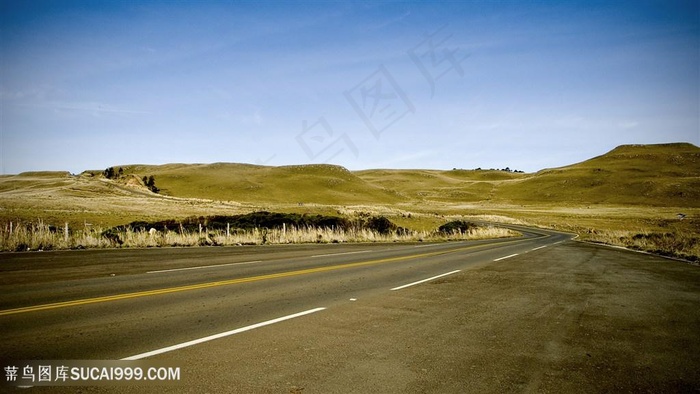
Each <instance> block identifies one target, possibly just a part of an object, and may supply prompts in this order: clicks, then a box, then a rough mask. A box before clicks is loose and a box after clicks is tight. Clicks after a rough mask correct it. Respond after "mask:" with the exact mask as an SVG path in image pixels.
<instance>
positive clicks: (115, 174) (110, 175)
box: [102, 167, 124, 179]
mask: <svg viewBox="0 0 700 394" xmlns="http://www.w3.org/2000/svg"><path fill="white" fill-rule="evenodd" d="M102 175H104V177H105V178H107V179H119V178H121V177H122V176H123V175H124V169H123V168H121V167H119V170H117V171H114V167H109V168H107V169H106V170H104V171H102Z"/></svg>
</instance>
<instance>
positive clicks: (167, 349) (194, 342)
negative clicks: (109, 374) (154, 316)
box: [121, 308, 326, 361]
mask: <svg viewBox="0 0 700 394" xmlns="http://www.w3.org/2000/svg"><path fill="white" fill-rule="evenodd" d="M324 309H326V308H315V309H309V310H308V311H304V312H299V313H295V314H293V315H287V316H283V317H278V318H277V319H272V320H268V321H264V322H261V323H256V324H252V325H250V326H245V327H241V328H237V329H235V330H231V331H226V332H222V333H219V334H214V335H209V336H208V337H204V338H199V339H194V340H191V341H187V342H183V343H179V344H177V345H172V346H168V347H164V348H161V349H156V350H152V351H150V352H146V353H141V354H136V355H134V356H129V357H124V358H122V359H121V360H123V361H131V360H140V359H142V358H146V357H151V356H155V355H157V354H163V353H167V352H172V351H173V350H178V349H182V348H186V347H190V346H194V345H198V344H200V343H204V342H209V341H213V340H214V339H219V338H224V337H228V336H231V335H236V334H240V333H242V332H245V331H250V330H254V329H256V328H260V327H264V326H269V325H271V324H275V323H279V322H283V321H285V320H290V319H294V318H297V317H301V316H305V315H310V314H312V313H316V312H320V311H322V310H324Z"/></svg>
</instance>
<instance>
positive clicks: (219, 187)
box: [0, 144, 700, 225]
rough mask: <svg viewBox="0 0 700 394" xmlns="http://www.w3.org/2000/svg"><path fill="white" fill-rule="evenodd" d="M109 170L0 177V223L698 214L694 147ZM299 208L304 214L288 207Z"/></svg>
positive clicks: (698, 161)
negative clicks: (526, 170)
mask: <svg viewBox="0 0 700 394" xmlns="http://www.w3.org/2000/svg"><path fill="white" fill-rule="evenodd" d="M119 167H121V168H122V169H123V175H122V177H121V178H119V179H117V180H111V179H106V178H105V177H104V176H103V175H102V171H86V172H84V173H83V174H81V175H71V174H69V173H67V172H31V173H23V174H19V175H4V176H0V219H5V220H20V219H22V220H36V219H44V220H51V221H55V222H58V223H60V222H62V221H63V220H68V221H71V222H79V223H82V222H95V223H101V224H108V225H113V224H120V223H124V222H129V221H132V220H140V219H155V218H159V219H167V218H177V217H186V216H191V215H204V214H207V215H211V214H235V213H242V212H250V211H252V210H255V209H259V208H261V207H263V208H267V209H273V208H274V207H277V208H279V209H283V210H303V211H304V212H307V211H308V212H311V210H317V211H320V210H323V209H325V210H326V212H335V208H333V207H337V206H350V205H353V206H356V205H361V206H370V207H371V206H374V207H385V208H392V207H399V208H400V209H404V210H405V209H407V210H409V211H414V212H434V211H435V210H439V209H441V208H444V209H448V210H451V209H450V207H459V206H461V204H465V203H468V204H472V205H473V204H478V205H479V206H482V207H484V209H487V207H489V206H491V207H497V206H500V207H502V208H503V207H505V208H504V209H506V208H507V207H517V206H530V207H586V206H592V205H597V206H625V207H649V208H654V207H657V208H660V207H666V208H675V207H679V208H680V207H687V208H698V207H700V148H698V147H697V146H694V145H691V144H661V145H625V146H620V147H617V148H615V149H613V150H612V151H610V152H608V153H606V154H603V155H601V156H598V157H594V158H592V159H590V160H586V161H584V162H581V163H577V164H572V165H569V166H564V167H559V168H552V169H545V170H542V171H539V172H537V173H532V174H522V173H512V172H506V171H492V170H469V171H467V170H451V171H441V170H391V169H384V170H365V171H355V172H351V171H348V170H347V169H345V168H343V167H339V166H333V165H298V166H281V167H270V166H258V165H249V164H232V163H214V164H165V165H122V166H115V168H119ZM143 176H154V177H155V181H156V186H157V187H158V188H160V193H159V194H155V193H152V192H150V191H149V190H148V189H147V188H146V187H145V186H144V185H143V182H142V181H141V179H142V177H143ZM307 204H308V205H307ZM301 205H304V208H298V209H296V208H295V209H293V208H291V207H299V206H301ZM324 206H325V208H324ZM314 207H315V208H314ZM455 209H456V210H457V211H458V210H459V209H458V208H455ZM507 209H511V208H507ZM451 211H454V212H456V211H455V210H451ZM317 213H320V212H317Z"/></svg>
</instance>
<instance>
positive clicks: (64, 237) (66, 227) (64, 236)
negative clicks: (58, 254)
mask: <svg viewBox="0 0 700 394" xmlns="http://www.w3.org/2000/svg"><path fill="white" fill-rule="evenodd" d="M63 242H65V243H66V245H68V222H66V224H65V226H64V227H63Z"/></svg>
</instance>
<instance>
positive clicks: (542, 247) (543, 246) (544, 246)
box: [530, 245, 549, 252]
mask: <svg viewBox="0 0 700 394" xmlns="http://www.w3.org/2000/svg"><path fill="white" fill-rule="evenodd" d="M547 246H549V245H542V246H540V247H538V248H535V249H530V251H531V252H534V251H535V250H540V249H544V248H546V247H547Z"/></svg>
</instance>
